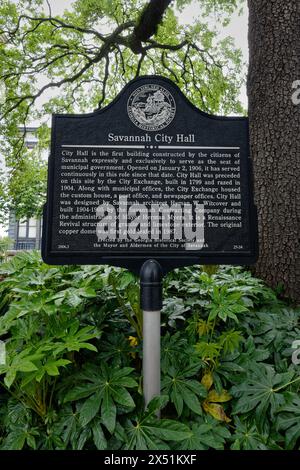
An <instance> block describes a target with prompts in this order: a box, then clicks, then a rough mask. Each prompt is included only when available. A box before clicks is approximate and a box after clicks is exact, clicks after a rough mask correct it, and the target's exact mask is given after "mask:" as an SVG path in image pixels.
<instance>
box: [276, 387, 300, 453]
mask: <svg viewBox="0 0 300 470" xmlns="http://www.w3.org/2000/svg"><path fill="white" fill-rule="evenodd" d="M285 396H286V400H287V403H286V404H285V405H284V406H282V407H281V408H279V410H278V416H277V419H276V426H277V429H279V430H283V431H284V432H285V434H284V435H285V443H286V448H287V449H294V448H295V446H296V443H297V441H298V439H299V438H300V426H299V423H300V397H299V395H298V394H296V393H287V394H286V395H285Z"/></svg>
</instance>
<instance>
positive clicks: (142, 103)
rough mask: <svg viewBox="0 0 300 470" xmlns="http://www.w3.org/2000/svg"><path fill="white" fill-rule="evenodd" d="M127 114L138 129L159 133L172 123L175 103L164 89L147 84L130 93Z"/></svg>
mask: <svg viewBox="0 0 300 470" xmlns="http://www.w3.org/2000/svg"><path fill="white" fill-rule="evenodd" d="M127 112H128V116H129V118H130V119H131V121H132V122H133V123H134V124H135V125H136V126H137V127H139V128H140V129H144V130H146V131H159V130H161V129H164V128H165V127H167V126H168V125H169V124H170V123H171V122H172V121H173V119H174V116H175V114H176V103H175V100H174V98H173V96H172V95H171V93H170V92H169V91H168V90H167V89H166V88H164V87H162V86H160V85H156V84H148V85H143V86H141V87H139V88H137V89H136V90H134V91H133V92H132V93H131V95H130V97H129V99H128V103H127Z"/></svg>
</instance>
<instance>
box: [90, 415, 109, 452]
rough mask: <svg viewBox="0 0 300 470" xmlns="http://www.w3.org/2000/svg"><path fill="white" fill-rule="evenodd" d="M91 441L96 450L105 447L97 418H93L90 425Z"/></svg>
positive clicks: (104, 440)
mask: <svg viewBox="0 0 300 470" xmlns="http://www.w3.org/2000/svg"><path fill="white" fill-rule="evenodd" d="M92 433H93V441H94V444H95V446H96V447H97V449H98V450H105V449H107V441H106V439H105V436H104V433H103V430H102V427H101V424H100V421H99V420H94V422H93V426H92Z"/></svg>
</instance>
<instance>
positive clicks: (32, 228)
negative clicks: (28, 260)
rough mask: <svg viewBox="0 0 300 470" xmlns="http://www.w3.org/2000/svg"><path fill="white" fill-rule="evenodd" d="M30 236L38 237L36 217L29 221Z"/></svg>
mask: <svg viewBox="0 0 300 470" xmlns="http://www.w3.org/2000/svg"><path fill="white" fill-rule="evenodd" d="M28 238H36V219H29V221H28Z"/></svg>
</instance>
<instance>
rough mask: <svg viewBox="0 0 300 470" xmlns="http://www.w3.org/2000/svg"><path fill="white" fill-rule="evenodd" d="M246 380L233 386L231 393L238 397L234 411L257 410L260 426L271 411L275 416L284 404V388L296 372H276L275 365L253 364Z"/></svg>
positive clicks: (271, 414) (271, 415)
mask: <svg viewBox="0 0 300 470" xmlns="http://www.w3.org/2000/svg"><path fill="white" fill-rule="evenodd" d="M252 367H253V368H252V369H250V370H249V371H248V375H247V378H246V380H244V381H243V382H242V383H241V384H240V385H236V386H234V387H232V389H231V394H232V395H233V396H235V397H237V398H238V400H237V402H236V403H235V405H234V413H235V414H238V413H247V412H249V411H252V410H255V413H256V420H257V424H258V426H259V428H261V427H262V425H263V422H264V421H265V420H266V419H267V413H268V412H269V413H270V417H271V419H273V418H274V415H275V412H276V411H277V409H278V408H279V407H280V406H282V405H284V403H285V398H284V395H283V390H284V389H285V388H286V387H287V386H288V385H289V382H290V381H291V378H292V377H293V376H294V372H287V373H284V374H276V372H275V370H274V369H273V367H271V366H269V365H267V364H260V363H258V364H257V365H254V364H253V365H252Z"/></svg>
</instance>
